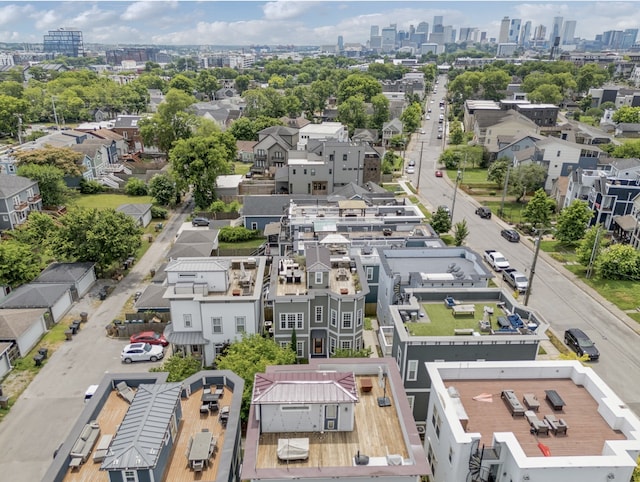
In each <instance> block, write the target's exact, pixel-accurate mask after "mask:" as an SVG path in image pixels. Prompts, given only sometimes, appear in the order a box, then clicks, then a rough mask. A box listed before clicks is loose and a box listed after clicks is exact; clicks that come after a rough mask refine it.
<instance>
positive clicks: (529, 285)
mask: <svg viewBox="0 0 640 482" xmlns="http://www.w3.org/2000/svg"><path fill="white" fill-rule="evenodd" d="M536 231H537V232H538V237H537V238H536V250H535V251H534V252H533V261H532V262H531V274H530V275H529V283H527V292H526V293H525V295H524V306H527V303H529V295H531V288H532V286H533V276H534V275H535V274H536V262H537V261H538V253H539V252H540V241H541V239H542V235H543V234H544V233H546V232H549V231H552V228H542V229H537V230H536Z"/></svg>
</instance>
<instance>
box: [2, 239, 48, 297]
mask: <svg viewBox="0 0 640 482" xmlns="http://www.w3.org/2000/svg"><path fill="white" fill-rule="evenodd" d="M40 268H41V267H40V257H39V256H38V254H36V252H35V251H34V250H33V249H32V248H31V245H29V244H25V243H22V242H20V241H16V240H8V241H2V243H0V283H2V284H3V285H8V286H11V287H12V288H16V287H18V286H20V285H22V284H24V283H28V282H29V281H32V280H33V279H34V278H35V277H36V276H38V275H39V274H40Z"/></svg>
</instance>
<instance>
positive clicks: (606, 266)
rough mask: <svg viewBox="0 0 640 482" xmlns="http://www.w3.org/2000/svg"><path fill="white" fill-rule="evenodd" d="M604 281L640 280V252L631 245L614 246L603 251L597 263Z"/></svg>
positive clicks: (597, 268)
mask: <svg viewBox="0 0 640 482" xmlns="http://www.w3.org/2000/svg"><path fill="white" fill-rule="evenodd" d="M595 268H596V273H597V274H598V276H600V277H601V278H603V279H619V280H630V281H637V280H639V279H640V252H638V251H637V250H636V249H635V248H634V247H633V246H631V245H629V244H613V245H611V246H609V247H607V248H605V249H603V250H602V252H601V253H600V255H599V256H598V259H597V260H596V263H595Z"/></svg>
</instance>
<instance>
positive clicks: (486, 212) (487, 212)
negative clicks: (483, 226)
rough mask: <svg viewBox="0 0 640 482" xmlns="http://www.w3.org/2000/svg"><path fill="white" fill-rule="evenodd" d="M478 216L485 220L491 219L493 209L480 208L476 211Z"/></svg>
mask: <svg viewBox="0 0 640 482" xmlns="http://www.w3.org/2000/svg"><path fill="white" fill-rule="evenodd" d="M476 214H477V215H478V216H480V217H481V218H484V219H491V209H489V208H488V207H486V206H480V207H479V208H478V209H476Z"/></svg>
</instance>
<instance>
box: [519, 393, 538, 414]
mask: <svg viewBox="0 0 640 482" xmlns="http://www.w3.org/2000/svg"><path fill="white" fill-rule="evenodd" d="M522 401H523V402H524V405H525V407H527V408H528V409H529V410H533V411H534V412H537V411H539V410H540V402H539V401H538V398H537V397H536V396H535V394H533V393H525V394H524V395H523V396H522Z"/></svg>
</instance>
